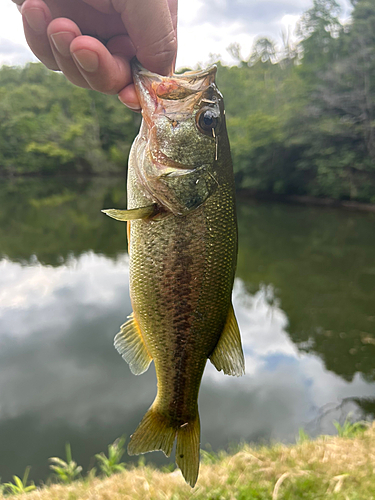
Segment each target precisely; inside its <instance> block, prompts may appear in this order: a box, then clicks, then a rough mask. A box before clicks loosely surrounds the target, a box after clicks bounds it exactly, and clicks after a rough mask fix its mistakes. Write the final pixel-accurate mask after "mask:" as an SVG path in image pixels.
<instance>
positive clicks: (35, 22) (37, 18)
mask: <svg viewBox="0 0 375 500" xmlns="http://www.w3.org/2000/svg"><path fill="white" fill-rule="evenodd" d="M23 15H24V16H25V18H26V21H27V24H28V25H29V26H30V28H31V29H32V30H34V31H36V32H37V33H43V32H44V31H45V30H46V29H47V20H46V16H45V15H44V11H43V9H37V8H35V7H32V8H31V9H27V10H25V11H23Z"/></svg>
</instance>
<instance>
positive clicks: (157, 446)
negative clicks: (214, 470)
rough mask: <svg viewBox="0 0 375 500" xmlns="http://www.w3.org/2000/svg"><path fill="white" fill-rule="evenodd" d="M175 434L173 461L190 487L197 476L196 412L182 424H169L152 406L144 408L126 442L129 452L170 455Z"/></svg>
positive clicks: (197, 433)
mask: <svg viewBox="0 0 375 500" xmlns="http://www.w3.org/2000/svg"><path fill="white" fill-rule="evenodd" d="M176 434H177V448H176V463H177V465H178V467H179V468H180V469H181V472H182V474H183V476H184V478H185V481H186V482H187V483H189V484H190V486H191V487H192V488H193V487H194V486H195V483H196V482H197V479H198V471H199V445H200V423H199V415H198V414H197V417H196V419H195V420H193V421H192V422H188V423H186V424H184V425H182V426H181V427H178V428H176V427H172V426H171V425H170V423H169V421H168V419H167V418H166V417H164V416H163V415H162V414H161V413H160V412H159V411H158V409H157V407H156V406H155V404H154V405H152V406H151V408H150V409H149V410H148V411H147V413H146V415H145V416H144V417H143V419H142V421H141V423H140V424H139V426H138V427H137V429H136V431H135V432H134V434H133V435H132V436H131V439H130V442H129V444H128V453H129V455H139V454H140V453H147V452H148V451H156V450H161V451H163V452H164V454H165V455H166V456H167V457H169V456H170V454H171V452H172V448H173V443H174V440H175V438H176Z"/></svg>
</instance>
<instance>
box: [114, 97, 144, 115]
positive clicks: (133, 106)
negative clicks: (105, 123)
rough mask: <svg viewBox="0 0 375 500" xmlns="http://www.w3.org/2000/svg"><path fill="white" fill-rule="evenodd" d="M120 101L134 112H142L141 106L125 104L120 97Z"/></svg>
mask: <svg viewBox="0 0 375 500" xmlns="http://www.w3.org/2000/svg"><path fill="white" fill-rule="evenodd" d="M118 98H119V100H120V101H121V102H122V104H125V106H127V107H128V108H129V109H131V110H132V111H137V112H138V113H139V112H140V111H141V108H140V107H139V104H135V103H134V104H131V103H129V102H125V101H123V100H122V99H121V97H120V96H118Z"/></svg>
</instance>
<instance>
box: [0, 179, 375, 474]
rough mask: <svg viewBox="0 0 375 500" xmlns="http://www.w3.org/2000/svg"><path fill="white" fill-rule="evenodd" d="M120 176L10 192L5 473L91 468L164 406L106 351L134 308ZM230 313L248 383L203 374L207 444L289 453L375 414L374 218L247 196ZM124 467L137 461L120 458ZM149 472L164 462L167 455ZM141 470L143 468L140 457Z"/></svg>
mask: <svg viewBox="0 0 375 500" xmlns="http://www.w3.org/2000/svg"><path fill="white" fill-rule="evenodd" d="M124 185H125V182H124V180H122V179H113V180H108V179H93V180H90V181H87V180H84V179H81V180H80V179H76V180H67V179H42V180H41V179H20V180H12V181H9V180H6V181H5V180H2V182H1V186H0V477H1V478H2V480H3V481H6V480H9V479H10V478H11V475H12V474H17V475H22V473H23V471H24V469H25V467H26V466H27V465H31V466H32V471H31V476H32V477H33V478H34V479H35V480H40V479H46V477H47V476H48V474H49V469H48V457H52V456H60V457H64V455H65V453H64V445H65V443H66V442H70V443H71V446H72V451H73V458H74V459H75V460H76V461H77V462H78V463H79V464H81V465H83V466H84V469H85V470H87V468H88V467H91V466H93V465H94V461H93V459H92V457H93V456H94V454H95V453H98V452H100V451H105V450H106V449H107V445H108V444H109V443H111V442H113V441H114V440H115V439H116V438H117V437H119V436H121V435H123V434H125V435H126V436H129V435H130V434H131V433H132V432H133V431H134V430H135V428H136V426H137V425H138V423H139V421H140V419H141V418H142V416H143V414H144V413H145V411H146V410H147V408H148V407H149V405H150V404H151V402H152V401H153V399H154V396H155V394H156V378H155V374H154V370H153V366H151V368H150V370H149V371H148V372H147V373H146V374H144V375H142V376H140V377H135V376H134V375H132V374H131V372H130V370H129V368H128V366H127V364H126V363H125V362H124V361H123V360H122V358H121V357H120V356H119V355H118V354H117V352H116V351H115V349H114V347H113V337H114V335H115V334H116V333H117V331H118V327H119V325H120V324H121V323H122V322H124V320H125V318H126V316H127V315H128V314H129V313H130V312H131V306H130V300H129V288H128V257H127V254H126V251H125V249H126V237H125V225H123V224H121V223H119V222H116V221H113V220H111V219H109V218H108V217H106V216H104V215H103V214H101V213H100V209H101V208H103V207H105V208H109V207H113V206H115V207H125V206H126V201H125V193H124V191H125V189H124ZM238 221H239V237H240V247H239V259H238V268H237V278H236V282H235V287H234V307H235V310H236V314H237V317H238V321H239V325H240V330H241V333H242V338H243V345H244V350H245V355H246V375H245V376H244V377H242V378H233V377H227V376H225V375H223V374H222V372H221V373H218V372H217V371H216V370H215V369H214V368H213V367H212V366H211V365H210V363H208V365H207V369H206V372H205V375H204V378H203V382H202V387H201V392H200V399H199V407H200V416H201V426H202V435H201V440H202V447H203V448H207V446H211V447H212V448H213V449H214V450H218V449H227V448H228V447H229V446H232V445H235V444H236V443H239V442H241V441H251V442H264V441H265V442H268V441H270V440H271V441H272V440H281V441H283V442H293V441H294V440H295V438H296V435H297V434H298V430H299V428H301V427H303V428H304V429H305V430H306V432H308V433H309V434H310V435H312V436H314V435H317V434H320V433H334V432H335V428H334V426H333V421H334V420H339V421H341V422H342V421H343V420H344V419H345V418H346V416H347V415H348V414H349V413H350V415H351V418H352V419H360V418H367V419H372V418H373V415H374V413H375V214H366V213H355V212H345V211H340V210H337V209H323V208H311V207H301V206H290V205H283V204H274V203H264V202H262V203H256V202H252V201H250V200H243V199H241V200H239V202H238ZM124 459H125V460H130V458H129V457H127V456H125V457H124ZM146 459H147V461H149V462H152V463H155V464H165V463H170V462H171V460H167V459H164V458H163V455H162V454H161V453H160V452H158V453H153V454H148V455H146ZM136 460H137V458H136Z"/></svg>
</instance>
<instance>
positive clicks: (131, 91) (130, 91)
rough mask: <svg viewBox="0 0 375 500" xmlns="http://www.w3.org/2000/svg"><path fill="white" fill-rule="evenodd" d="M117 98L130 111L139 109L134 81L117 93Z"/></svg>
mask: <svg viewBox="0 0 375 500" xmlns="http://www.w3.org/2000/svg"><path fill="white" fill-rule="evenodd" d="M118 98H119V99H120V101H121V102H122V103H123V104H125V106H127V107H128V108H130V109H131V110H132V111H141V104H140V102H139V99H138V96H137V92H136V91H135V86H134V83H131V84H130V85H127V86H126V87H125V88H124V89H122V90H121V92H119V94H118Z"/></svg>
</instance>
